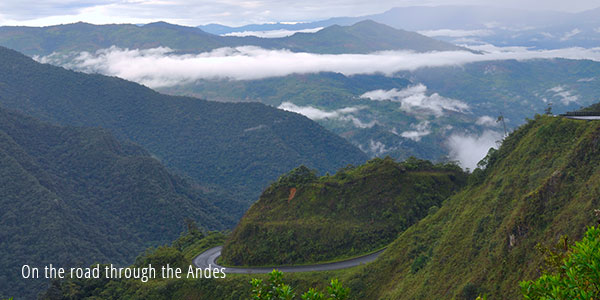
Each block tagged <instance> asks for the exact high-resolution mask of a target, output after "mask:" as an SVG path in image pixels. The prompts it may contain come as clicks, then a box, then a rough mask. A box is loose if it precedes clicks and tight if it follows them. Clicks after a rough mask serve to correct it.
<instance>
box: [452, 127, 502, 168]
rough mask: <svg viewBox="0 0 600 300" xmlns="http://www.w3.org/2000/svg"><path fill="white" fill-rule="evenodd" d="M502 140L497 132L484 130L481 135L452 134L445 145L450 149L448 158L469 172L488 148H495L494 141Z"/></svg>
mask: <svg viewBox="0 0 600 300" xmlns="http://www.w3.org/2000/svg"><path fill="white" fill-rule="evenodd" d="M500 139H502V134H501V133H499V132H495V131H491V130H486V131H484V132H483V133H482V134H481V135H469V134H453V135H451V136H450V137H449V138H448V140H447V142H446V144H447V146H448V148H449V149H450V158H451V159H452V160H457V161H459V162H460V165H461V166H462V167H463V168H469V169H471V170H473V169H475V168H476V167H477V163H478V162H479V161H480V160H481V159H483V158H484V157H485V156H486V155H487V153H488V151H489V150H490V148H497V145H496V141H499V140H500Z"/></svg>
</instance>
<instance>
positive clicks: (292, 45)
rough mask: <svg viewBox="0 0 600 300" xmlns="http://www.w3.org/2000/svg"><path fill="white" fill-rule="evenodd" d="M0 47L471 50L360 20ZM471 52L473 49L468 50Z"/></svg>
mask: <svg viewBox="0 0 600 300" xmlns="http://www.w3.org/2000/svg"><path fill="white" fill-rule="evenodd" d="M0 45H2V46H4V47H8V48H11V49H15V50H17V51H20V52H23V53H25V54H27V55H32V56H33V55H41V56H44V55H49V54H51V53H53V52H59V53H69V52H73V51H74V52H81V51H96V50H99V49H104V48H109V47H111V46H117V47H121V48H129V49H149V48H156V47H161V46H162V47H169V48H171V49H174V50H176V51H178V52H182V53H189V52H194V53H198V52H206V51H210V50H213V49H216V48H221V47H237V46H258V47H262V48H267V49H290V50H292V51H295V52H313V53H369V52H375V51H382V50H411V51H416V52H427V51H444V50H468V49H466V48H462V47H458V46H455V45H453V44H450V43H447V42H442V41H438V40H435V39H432V38H429V37H426V36H423V35H420V34H418V33H414V32H409V31H404V30H398V29H394V28H392V27H389V26H386V25H382V24H378V23H375V22H373V21H362V22H359V23H357V24H355V25H352V26H338V25H334V26H331V27H327V28H325V29H323V30H321V31H319V32H317V33H298V34H295V35H293V36H289V37H284V38H271V39H267V38H257V37H228V36H218V35H212V34H209V33H206V32H204V31H202V30H200V29H198V28H194V27H185V26H179V25H173V24H168V23H165V22H157V23H151V24H147V25H144V26H137V25H133V24H120V25H114V24H112V25H92V24H87V23H81V22H80V23H75V24H67V25H56V26H48V27H18V26H16V27H13V26H4V27H0ZM468 51H470V50H468Z"/></svg>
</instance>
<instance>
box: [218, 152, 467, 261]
mask: <svg viewBox="0 0 600 300" xmlns="http://www.w3.org/2000/svg"><path fill="white" fill-rule="evenodd" d="M465 178H466V176H465V174H464V173H463V172H462V171H461V170H460V168H458V167H457V166H455V165H439V166H434V165H432V164H431V163H429V162H428V161H420V160H417V159H409V160H407V161H406V162H402V163H396V162H394V161H393V160H392V159H391V158H386V159H374V160H371V161H369V162H368V163H367V164H365V165H362V166H360V167H356V168H349V169H344V170H340V171H338V172H337V173H336V174H335V175H334V176H324V177H320V178H318V177H317V176H315V174H314V172H311V171H310V170H308V169H307V168H305V167H300V168H297V169H294V170H293V171H291V172H290V173H289V174H286V175H284V176H282V177H281V178H280V179H279V180H278V181H277V182H276V183H274V184H273V185H272V186H270V187H269V188H267V189H266V190H265V192H263V194H262V196H261V197H260V199H259V200H258V201H257V202H255V203H254V204H253V205H252V207H250V209H249V210H248V211H247V212H246V214H245V215H244V217H243V218H242V220H241V221H240V223H239V224H238V225H237V227H236V228H235V230H234V231H233V232H232V233H231V235H230V237H229V238H228V239H227V242H226V243H225V246H224V248H223V252H222V255H223V256H222V260H223V262H224V263H226V264H231V265H236V266H237V265H250V266H257V265H282V264H283V265H289V264H298V263H309V262H319V261H327V260H331V259H335V258H340V257H352V256H357V255H360V254H364V253H367V252H369V251H373V250H376V249H379V248H381V247H384V246H386V245H387V244H388V243H390V242H391V241H393V240H394V239H395V238H396V237H397V235H398V233H400V232H402V231H403V230H405V229H406V228H408V227H409V226H411V225H412V224H414V223H416V222H417V221H418V220H419V219H421V218H422V217H424V216H426V215H427V214H428V212H429V211H430V210H432V209H434V208H433V207H435V209H437V206H439V205H440V204H441V203H442V201H443V200H444V199H445V198H447V197H448V196H449V195H451V194H452V193H454V192H456V191H457V190H458V189H460V187H461V186H462V184H463V183H464V182H465Z"/></svg>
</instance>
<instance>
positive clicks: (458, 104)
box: [360, 84, 469, 116]
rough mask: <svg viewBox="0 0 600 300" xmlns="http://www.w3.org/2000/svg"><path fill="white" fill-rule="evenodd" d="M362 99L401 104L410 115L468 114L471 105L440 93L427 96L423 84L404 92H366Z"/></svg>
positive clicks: (403, 90)
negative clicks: (425, 113) (446, 112)
mask: <svg viewBox="0 0 600 300" xmlns="http://www.w3.org/2000/svg"><path fill="white" fill-rule="evenodd" d="M360 97H361V98H367V99H371V100H373V101H393V102H399V103H400V108H401V109H402V110H403V111H405V112H408V113H422V112H423V111H426V112H429V113H432V114H434V115H436V116H441V115H442V114H443V112H444V110H447V111H455V112H466V111H468V110H469V105H467V104H466V103H464V102H462V101H459V100H456V99H450V98H446V97H443V96H440V95H439V94H438V93H433V94H431V95H427V87H426V86H425V85H423V84H418V85H415V86H410V87H407V88H405V89H402V90H398V89H391V90H387V91H386V90H374V91H370V92H366V93H364V94H362V95H361V96H360Z"/></svg>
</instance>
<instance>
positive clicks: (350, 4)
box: [0, 0, 600, 26]
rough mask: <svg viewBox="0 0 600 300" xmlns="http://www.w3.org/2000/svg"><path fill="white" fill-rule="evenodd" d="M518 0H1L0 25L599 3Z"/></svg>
mask: <svg viewBox="0 0 600 300" xmlns="http://www.w3.org/2000/svg"><path fill="white" fill-rule="evenodd" d="M539 2H540V1H536V0H529V1H516V0H509V1H504V2H503V3H497V2H495V1H491V0H484V1H481V0H480V1H475V0H429V1H415V0H402V1H392V0H383V1H378V2H376V3H373V2H367V3H365V2H364V1H356V0H346V1H343V0H330V1H318V2H317V1H313V0H310V1H304V2H302V3H301V4H299V3H297V2H291V1H272V0H268V1H261V0H252V1H233V0H219V1H211V2H208V1H193V3H189V2H182V1H178V0H135V1H130V0H94V1H88V2H82V1H73V0H52V1H49V2H45V3H42V4H40V3H39V2H34V1H16V0H7V1H2V2H1V3H0V26H13V25H18V26H51V25H60V24H70V23H77V22H86V23H91V24H98V25H100V24H126V23H128V24H147V23H152V22H157V21H164V22H168V23H173V24H178V25H185V26H199V25H205V24H222V25H227V26H242V25H247V24H267V23H277V22H311V21H317V20H323V19H329V18H335V17H357V16H364V15H370V14H378V13H383V12H385V11H387V10H389V9H392V8H395V7H413V6H430V7H431V6H433V7H436V6H449V5H451V6H456V5H459V6H463V5H465V6H490V7H500V8H509V9H521V10H529V11H532V12H535V11H538V12H539V11H556V12H565V13H577V12H582V11H586V10H591V9H596V8H598V7H600V3H596V4H594V3H591V2H590V1H585V0H574V1H570V2H568V3H565V2H564V1H556V0H552V1H544V3H543V4H542V5H540V3H539Z"/></svg>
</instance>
